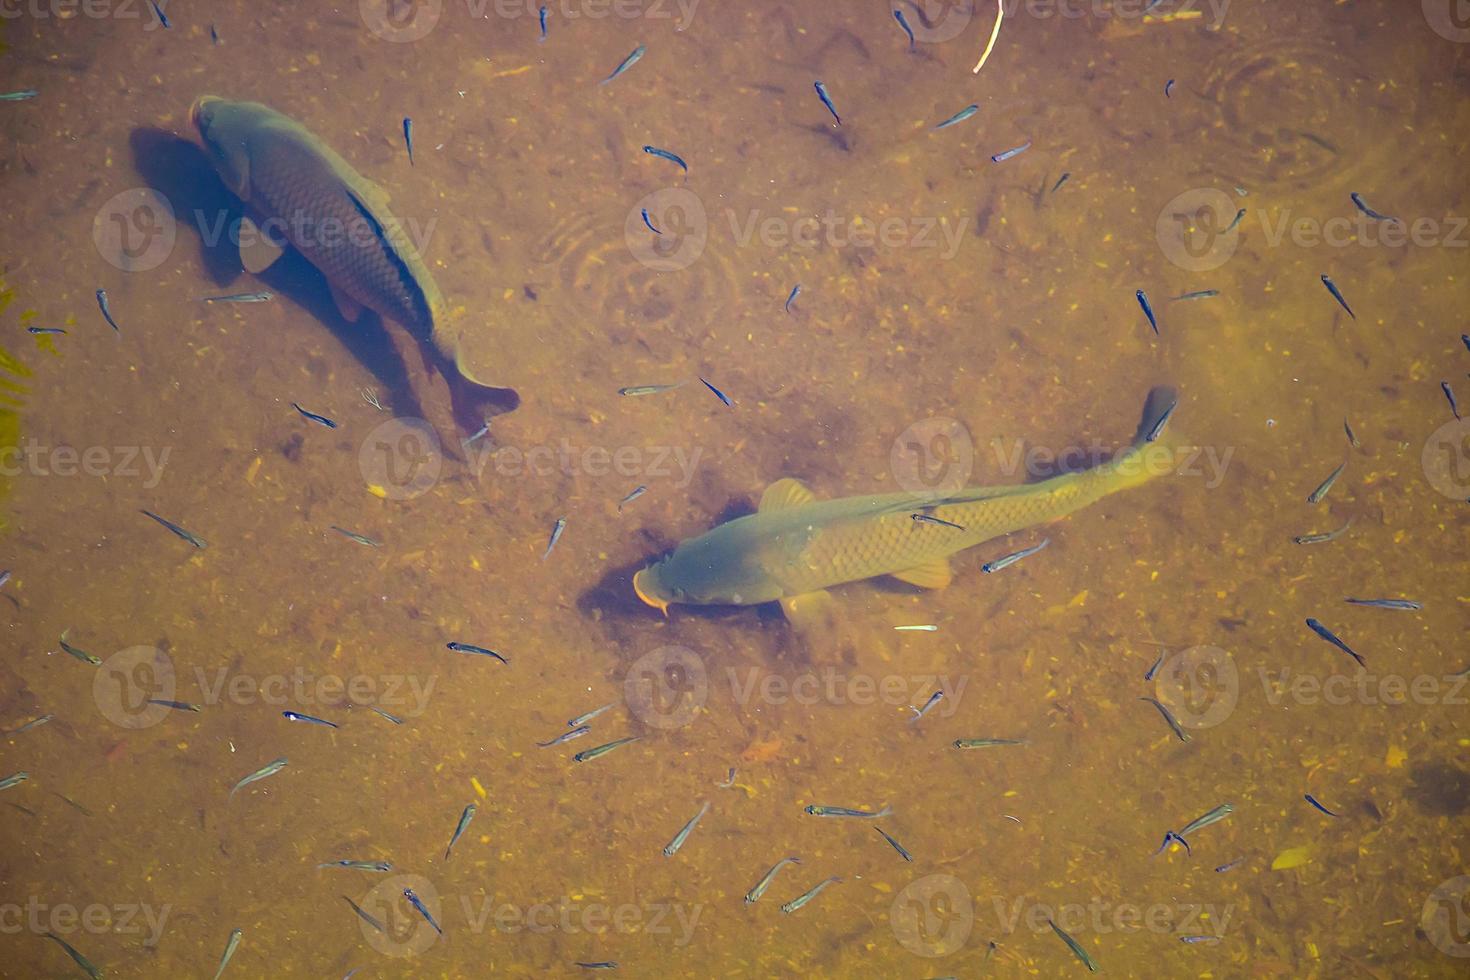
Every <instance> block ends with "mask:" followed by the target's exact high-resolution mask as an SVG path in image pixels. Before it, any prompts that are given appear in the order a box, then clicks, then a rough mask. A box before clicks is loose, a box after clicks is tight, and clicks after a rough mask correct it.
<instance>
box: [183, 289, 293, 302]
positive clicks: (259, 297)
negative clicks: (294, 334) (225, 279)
mask: <svg viewBox="0 0 1470 980" xmlns="http://www.w3.org/2000/svg"><path fill="white" fill-rule="evenodd" d="M275 298H276V294H275V293H270V292H266V291H264V290H261V291H260V292H255V293H230V294H229V295H228V296H201V297H199V299H200V301H201V302H204V303H268V302H270V301H271V300H273V299H275Z"/></svg>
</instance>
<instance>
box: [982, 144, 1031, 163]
mask: <svg viewBox="0 0 1470 980" xmlns="http://www.w3.org/2000/svg"><path fill="white" fill-rule="evenodd" d="M1029 149H1031V141H1030V140H1027V141H1026V142H1024V143H1022V144H1021V145H1020V146H1013V147H1011V148H1010V149H1009V150H1005V151H1004V152H1001V153H997V154H995V155H994V156H992V157H991V158H990V160H991V162H992V163H1005V162H1006V161H1007V160H1009V159H1010V158H1011V157H1014V156H1020V155H1021V154H1022V153H1025V152H1026V151H1027V150H1029Z"/></svg>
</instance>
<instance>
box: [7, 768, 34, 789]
mask: <svg viewBox="0 0 1470 980" xmlns="http://www.w3.org/2000/svg"><path fill="white" fill-rule="evenodd" d="M30 778H31V774H30V773H28V772H24V771H22V772H17V773H11V774H10V775H9V776H6V777H5V778H4V779H0V789H10V787H12V786H19V785H20V784H21V783H23V782H25V781H26V780H27V779H30Z"/></svg>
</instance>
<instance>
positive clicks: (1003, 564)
mask: <svg viewBox="0 0 1470 980" xmlns="http://www.w3.org/2000/svg"><path fill="white" fill-rule="evenodd" d="M1049 544H1051V538H1042V539H1041V543H1040V544H1033V545H1032V546H1031V547H1029V548H1023V549H1021V550H1020V551H1013V552H1011V553H1010V554H1009V555H1006V556H1004V557H1003V558H997V559H996V560H995V561H988V562H986V563H985V564H983V565H981V566H980V570H981V571H982V572H986V573H990V572H998V571H1000V570H1001V569H1002V568H1009V567H1010V566H1012V565H1014V564H1015V563H1016V562H1018V561H1020V560H1021V559H1022V558H1029V557H1031V556H1032V555H1034V554H1036V553H1037V552H1038V551H1040V550H1041V549H1042V548H1045V547H1046V546H1047V545H1049Z"/></svg>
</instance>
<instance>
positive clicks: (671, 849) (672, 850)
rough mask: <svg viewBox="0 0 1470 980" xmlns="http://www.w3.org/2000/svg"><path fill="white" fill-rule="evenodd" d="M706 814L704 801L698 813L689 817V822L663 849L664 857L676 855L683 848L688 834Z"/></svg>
mask: <svg viewBox="0 0 1470 980" xmlns="http://www.w3.org/2000/svg"><path fill="white" fill-rule="evenodd" d="M708 812H709V801H708V800H705V801H704V805H703V806H701V807H700V808H699V812H698V813H696V814H695V815H694V816H692V817H690V818H689V822H688V823H686V824H685V825H684V826H683V827H682V828H680V830H679V832H678V833H677V834H675V835H674V839H673V840H671V841H669V843H668V844H667V845H666V846H665V847H664V857H673V856H674V855H675V854H676V853H678V850H679V848H681V847H683V846H684V842H685V841H686V840H688V839H689V835H690V833H692V832H693V830H694V828H695V827H697V826H698V825H699V821H700V820H702V819H703V818H704V815H705V814H706V813H708Z"/></svg>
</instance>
